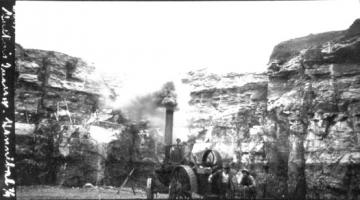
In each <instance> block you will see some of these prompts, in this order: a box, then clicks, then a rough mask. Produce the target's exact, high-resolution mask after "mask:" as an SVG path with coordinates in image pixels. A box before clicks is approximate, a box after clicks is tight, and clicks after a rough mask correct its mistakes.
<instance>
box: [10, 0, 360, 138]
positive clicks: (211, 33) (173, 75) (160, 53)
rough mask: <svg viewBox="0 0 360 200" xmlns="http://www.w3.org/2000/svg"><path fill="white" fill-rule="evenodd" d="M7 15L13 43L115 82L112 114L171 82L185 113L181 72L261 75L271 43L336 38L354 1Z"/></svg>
mask: <svg viewBox="0 0 360 200" xmlns="http://www.w3.org/2000/svg"><path fill="white" fill-rule="evenodd" d="M15 9H16V10H15V11H16V22H15V23H16V42H17V43H19V44H21V45H22V46H23V47H24V48H36V49H44V50H54V51H59V52H63V53H66V54H69V55H71V56H76V57H81V58H83V59H84V60H86V61H88V62H89V63H93V64H94V65H95V66H96V68H97V70H98V71H99V72H102V73H110V74H113V75H118V77H119V79H121V80H122V82H123V87H122V88H121V89H120V90H121V93H122V94H126V95H124V96H123V98H121V100H120V101H119V102H118V104H119V106H121V105H125V104H126V103H127V102H129V100H131V99H132V98H134V97H135V96H138V95H142V94H145V93H148V92H151V91H155V90H158V89H160V87H161V85H162V84H164V83H165V82H166V81H174V82H175V84H176V85H175V86H176V87H177V89H178V93H179V94H180V95H179V96H181V97H184V98H183V99H180V106H183V107H186V105H185V104H186V102H187V100H188V99H187V98H188V96H186V95H184V94H188V93H187V92H188V91H187V90H186V89H185V88H183V86H181V84H180V80H181V78H182V77H184V74H185V73H186V72H188V71H191V70H197V69H202V68H207V70H208V71H210V72H215V73H227V72H237V73H245V72H264V71H266V64H267V62H268V60H269V56H270V54H271V52H272V49H273V48H274V46H275V45H276V44H278V43H279V42H281V41H285V40H288V39H292V38H296V37H301V36H306V35H309V34H311V33H320V32H326V31H334V30H344V29H347V28H348V27H349V26H350V25H351V24H352V22H353V21H354V20H355V19H356V18H360V1H359V0H328V1H289V2H286V1H278V2H274V1H265V2H264V1H262V2H251V1H246V2H240V1H238V2H236V1H229V2H213V1H209V2H64V1H58V2H34V1H17V2H16V6H15ZM180 109H181V107H180ZM182 115H185V113H179V114H178V115H177V116H179V117H178V118H183V117H184V116H182ZM175 120H176V119H175ZM179 121H182V122H181V123H184V120H179ZM183 125H184V124H183ZM183 125H179V126H183ZM175 132H176V131H175ZM175 134H176V133H175Z"/></svg>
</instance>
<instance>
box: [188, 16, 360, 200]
mask: <svg viewBox="0 0 360 200" xmlns="http://www.w3.org/2000/svg"><path fill="white" fill-rule="evenodd" d="M359 80H360V20H356V21H355V22H354V24H353V25H352V26H351V27H350V28H349V29H348V30H345V31H336V32H328V33H322V34H316V35H309V36H306V37H302V38H297V39H293V40H289V41H285V42H282V43H280V44H279V45H277V46H276V47H275V48H274V51H273V52H272V55H271V57H270V62H269V67H268V71H267V73H266V74H246V75H245V74H235V73H231V74H224V75H216V74H211V73H206V72H204V71H197V72H191V73H189V74H188V77H186V78H185V79H184V83H186V84H188V85H190V86H191V88H192V92H191V100H190V102H189V104H190V105H191V106H192V108H193V112H192V113H189V116H191V123H190V127H189V128H190V130H191V131H192V132H193V134H194V135H196V136H197V137H196V139H197V142H198V143H203V144H204V145H203V146H206V147H210V148H215V149H219V150H220V151H221V153H222V155H223V157H225V158H226V159H231V158H232V159H233V160H235V161H240V163H241V165H242V166H245V167H249V168H251V169H252V170H253V173H254V176H255V177H256V178H257V180H258V182H259V187H258V190H259V191H258V196H259V197H286V196H289V197H291V198H300V199H304V198H305V196H304V195H305V194H306V197H308V198H338V199H357V198H359V193H360V188H359V187H358V185H360V184H359V183H360V177H359V176H358V174H360V171H359V169H360V139H359V138H360V133H359V132H360V130H359V129H360V122H359V120H360V118H359V116H360V114H359V111H360V110H359V108H360V96H359V94H360V84H359V83H360V82H359ZM205 143H206V144H205Z"/></svg>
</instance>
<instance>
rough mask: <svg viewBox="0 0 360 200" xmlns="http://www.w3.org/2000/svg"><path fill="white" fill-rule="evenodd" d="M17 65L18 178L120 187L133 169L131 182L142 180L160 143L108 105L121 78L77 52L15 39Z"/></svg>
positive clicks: (28, 182)
mask: <svg viewBox="0 0 360 200" xmlns="http://www.w3.org/2000/svg"><path fill="white" fill-rule="evenodd" d="M16 64H17V74H16V78H17V80H16V95H15V105H16V110H15V115H16V125H15V127H16V130H15V133H16V154H17V161H16V170H17V184H18V185H36V184H56V185H62V186H76V187H78V186H83V185H84V184H86V183H91V184H93V185H103V184H107V185H113V186H120V185H121V184H122V183H123V181H124V179H125V178H126V176H127V175H128V173H129V172H130V171H131V169H133V168H136V170H135V171H134V173H133V176H132V179H131V181H132V182H142V183H143V185H144V184H145V183H146V176H147V175H148V174H151V173H152V171H153V169H154V167H155V164H156V163H157V162H158V161H157V160H156V158H157V157H158V156H159V155H160V154H161V153H160V154H159V153H155V152H158V151H155V148H158V146H161V145H159V144H158V143H157V142H156V141H155V140H154V138H153V136H154V135H156V134H157V133H156V134H155V133H152V132H151V131H152V129H150V128H149V127H150V125H149V126H148V124H147V122H144V123H143V124H141V123H140V122H133V121H131V120H129V119H127V117H125V115H124V114H122V111H120V110H112V109H111V107H110V108H109V106H108V104H110V103H109V102H111V101H115V100H116V98H117V97H118V96H119V94H117V93H116V87H117V86H118V85H119V84H120V83H121V80H112V79H114V77H113V78H110V77H109V76H105V77H103V76H102V75H103V74H97V73H96V72H95V71H94V70H95V67H94V66H91V65H89V64H87V63H86V62H85V61H83V60H82V59H80V58H76V57H72V56H68V55H66V54H63V53H58V52H52V51H43V50H33V49H23V48H22V47H21V46H20V45H16ZM104 138H105V139H104ZM161 149H163V148H161ZM139 169H141V170H139Z"/></svg>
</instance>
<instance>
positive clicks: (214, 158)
mask: <svg viewBox="0 0 360 200" xmlns="http://www.w3.org/2000/svg"><path fill="white" fill-rule="evenodd" d="M202 163H203V165H205V166H207V167H215V166H218V167H222V158H221V156H220V153H219V152H218V151H216V150H206V151H205V152H204V154H203V157H202Z"/></svg>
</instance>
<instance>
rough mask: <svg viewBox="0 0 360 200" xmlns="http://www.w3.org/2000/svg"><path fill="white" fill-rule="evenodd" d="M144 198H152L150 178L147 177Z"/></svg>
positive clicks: (151, 181)
mask: <svg viewBox="0 0 360 200" xmlns="http://www.w3.org/2000/svg"><path fill="white" fill-rule="evenodd" d="M146 199H151V200H152V199H154V192H153V180H152V178H147V180H146Z"/></svg>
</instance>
